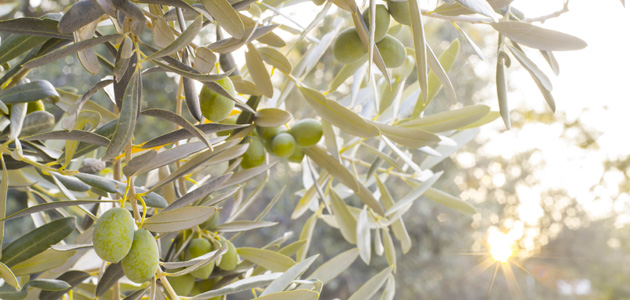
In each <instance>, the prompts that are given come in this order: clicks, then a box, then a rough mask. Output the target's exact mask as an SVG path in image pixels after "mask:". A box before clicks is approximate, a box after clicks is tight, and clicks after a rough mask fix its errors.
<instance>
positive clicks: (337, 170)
mask: <svg viewBox="0 0 630 300" xmlns="http://www.w3.org/2000/svg"><path fill="white" fill-rule="evenodd" d="M510 2H511V1H488V2H485V1H458V2H457V3H450V4H449V3H446V4H441V3H440V4H439V6H437V7H434V6H431V7H424V6H423V7H422V9H421V8H420V6H419V4H418V2H416V1H409V2H408V3H407V2H394V1H390V2H388V3H387V6H382V5H383V4H379V5H376V3H375V2H372V3H370V5H369V8H368V9H367V10H360V9H359V7H358V6H357V5H358V4H357V3H355V2H353V1H337V2H334V3H333V2H331V1H329V2H323V3H322V2H317V3H314V4H315V5H317V7H319V8H317V9H319V10H320V12H319V13H318V14H317V15H309V16H308V17H309V18H311V19H312V22H311V23H310V25H308V26H306V27H303V26H301V25H299V24H296V23H295V22H287V20H286V19H288V18H287V17H286V14H285V13H283V12H288V11H291V10H292V9H293V5H296V6H297V5H302V6H300V7H303V5H307V6H309V7H311V8H313V7H315V6H313V5H312V4H310V3H302V4H299V3H294V2H282V1H268V2H257V3H254V2H251V1H242V2H228V1H221V0H203V1H192V2H188V1H186V2H184V1H177V0H175V1H167V0H165V1H133V2H130V1H126V0H125V1H118V0H116V1H114V0H111V1H109V0H98V1H91V0H83V1H79V2H76V3H63V2H59V3H58V2H43V3H41V5H39V6H35V7H33V6H31V5H30V2H29V1H26V2H15V7H14V8H13V10H11V11H10V12H8V13H7V14H6V15H5V17H6V20H3V21H0V31H2V32H4V33H7V34H6V36H4V37H3V39H2V44H0V50H1V51H0V53H3V55H2V57H1V59H0V62H1V63H2V64H3V67H4V73H3V77H2V78H0V83H1V84H2V86H3V90H2V92H0V99H1V100H2V103H3V104H5V106H6V107H0V108H2V110H3V112H4V116H3V118H2V119H1V120H2V121H0V122H1V124H3V126H4V127H5V132H4V134H3V136H4V137H3V139H4V141H5V142H4V144H3V145H2V146H1V147H0V151H2V156H1V158H2V160H1V162H2V166H3V175H2V185H1V186H0V188H2V191H1V192H2V193H1V195H2V196H3V197H2V198H0V208H1V209H2V214H3V216H6V217H5V218H4V219H3V221H2V222H3V223H2V225H3V226H4V224H5V223H7V224H10V222H16V221H20V222H22V223H23V224H24V222H25V221H24V220H28V219H27V218H28V217H30V219H31V220H32V224H33V225H34V227H35V228H34V229H33V230H30V231H28V232H26V233H17V232H15V234H7V235H6V238H4V234H3V240H4V244H5V246H4V247H3V250H2V258H1V259H0V262H2V265H0V267H1V268H2V269H1V270H2V271H1V272H0V274H1V275H2V278H3V279H4V280H5V284H4V285H3V286H2V287H1V289H2V291H1V293H2V298H25V297H29V298H42V299H49V298H50V299H53V298H59V297H61V296H62V295H64V294H65V293H71V294H70V295H72V297H78V298H94V297H111V298H119V297H126V298H129V299H138V298H140V297H142V296H143V295H144V294H148V295H149V298H164V297H168V298H171V299H177V298H185V297H187V296H192V297H193V298H194V299H211V298H214V297H224V296H223V295H226V294H235V296H234V297H237V298H238V297H240V298H251V297H252V295H251V292H250V290H251V291H253V293H254V297H259V298H264V299H281V297H285V298H286V297H288V298H291V299H316V298H319V296H320V293H322V287H323V285H324V284H327V283H328V282H329V281H331V280H333V279H334V278H335V277H336V276H337V275H339V274H340V273H342V272H343V271H345V269H346V268H347V267H348V266H350V265H351V264H352V263H353V262H354V261H355V260H357V258H359V257H360V258H361V260H362V261H363V262H365V264H366V265H369V266H370V272H371V271H374V273H372V274H370V276H369V277H368V278H363V277H362V276H361V275H358V274H356V273H353V274H346V273H349V272H346V273H344V274H345V275H346V277H345V278H355V277H354V276H355V275H356V276H357V277H356V278H357V279H356V280H355V281H356V282H355V283H354V284H353V286H354V287H353V288H352V289H345V288H339V285H337V287H338V288H335V290H336V291H335V292H334V293H333V292H331V294H334V296H332V297H341V298H348V299H368V298H370V297H372V296H373V295H375V294H376V293H377V292H378V291H379V290H381V288H382V296H381V297H382V298H383V299H392V298H393V297H394V295H395V293H396V278H397V277H395V276H394V274H395V273H396V269H397V261H399V260H400V257H401V255H402V254H403V253H407V252H408V251H418V252H419V253H420V254H421V257H422V256H425V257H427V258H428V257H430V255H429V256H426V254H427V253H433V254H439V252H440V251H441V249H442V247H443V246H442V245H443V244H444V243H445V242H447V239H446V238H447V235H444V234H439V235H431V231H432V230H435V228H436V225H435V224H431V223H430V222H431V219H429V218H427V219H426V222H425V221H423V222H425V223H424V224H422V225H421V226H414V230H409V231H407V230H406V227H405V225H404V222H405V221H404V220H406V219H403V218H402V217H403V215H406V214H405V213H406V212H408V211H410V208H411V206H412V204H413V203H414V202H415V200H417V199H418V198H420V196H425V197H426V198H428V199H431V200H433V201H435V202H437V203H439V204H443V205H445V206H447V207H448V208H450V209H454V210H456V211H459V212H460V213H468V214H473V213H475V212H476V210H475V208H474V207H473V206H472V205H471V204H469V203H468V202H465V201H462V200H461V199H459V198H458V197H455V196H453V195H451V194H457V193H458V191H456V190H450V191H447V192H445V191H443V190H444V189H445V188H446V185H445V184H443V183H440V182H439V181H438V178H440V177H441V176H444V177H448V174H449V173H448V172H446V173H444V172H443V171H440V168H441V167H439V166H438V164H439V163H440V162H441V161H443V160H444V159H446V158H447V157H448V156H449V155H450V154H452V153H453V152H454V151H456V150H458V149H459V148H461V147H463V146H464V145H465V144H466V143H468V142H469V141H470V140H471V139H472V138H473V137H474V136H475V134H476V133H477V132H478V130H477V129H476V127H479V126H481V125H483V124H485V123H488V122H490V121H492V120H494V119H496V118H497V117H499V115H500V116H501V117H502V118H503V121H504V123H505V125H506V126H507V127H508V128H509V127H510V126H511V121H510V118H509V114H508V108H507V102H506V101H507V100H506V97H507V94H506V89H505V84H506V81H507V76H506V72H505V71H506V70H505V69H506V68H507V67H509V66H510V65H511V62H512V60H514V61H518V62H519V63H520V64H521V65H522V66H523V67H524V68H525V69H526V70H527V71H528V72H529V73H530V74H531V75H532V78H533V80H534V82H535V83H536V84H537V86H538V87H539V88H540V90H541V92H542V95H543V96H544V98H545V100H546V101H547V103H548V104H549V106H550V107H551V108H552V110H553V109H555V104H554V101H553V98H552V96H551V94H550V84H549V79H548V78H547V77H546V76H545V75H544V73H542V72H541V71H540V69H539V68H538V67H537V66H536V65H535V64H534V63H533V62H532V61H531V60H530V59H529V58H528V56H527V54H530V55H531V53H529V52H531V51H529V50H527V48H532V49H537V50H539V51H540V53H541V54H542V55H543V57H544V58H545V59H546V60H547V61H548V62H549V64H550V66H551V67H552V68H555V67H556V65H555V64H556V62H555V59H554V58H553V52H552V51H556V50H577V49H581V48H583V47H584V46H585V45H586V44H585V43H584V42H583V41H582V40H580V39H578V38H576V37H573V36H570V35H567V34H563V33H560V32H556V31H551V30H547V29H543V28H541V27H538V26H536V25H532V24H531V23H533V22H538V21H543V20H544V17H543V18H539V19H536V18H534V19H528V18H525V16H523V15H522V13H520V12H519V11H518V10H517V9H515V8H512V7H510ZM64 5H67V7H66V6H64ZM385 8H386V9H387V11H388V12H389V13H390V14H392V16H393V18H392V19H391V20H390V16H389V15H388V14H387V13H383V12H384V10H383V9H385ZM60 11H64V13H63V14H60V13H59V12H60ZM26 12H28V13H26ZM368 12H371V13H368ZM379 12H380V13H379ZM562 12H564V11H560V12H557V13H556V14H561V13H562ZM20 15H24V16H28V17H21V16H20ZM552 15H553V14H552ZM340 17H342V18H340ZM381 17H383V18H385V19H386V20H389V22H390V23H389V24H386V25H383V24H384V22H385V21H384V20H381V19H380V18H381ZM449 22H450V24H452V25H454V26H453V27H452V28H451V27H449V26H447V25H448V24H449ZM476 23H480V24H483V26H486V27H487V28H489V29H491V31H489V33H485V32H484V34H496V33H497V32H498V36H499V42H498V54H497V56H496V57H497V65H496V67H497V76H496V79H497V86H498V88H497V92H498V98H499V105H500V108H501V112H500V113H498V112H491V111H490V109H489V107H487V106H484V105H474V104H473V105H468V106H465V107H459V108H457V109H452V110H449V107H450V106H451V105H452V104H451V103H456V101H457V98H458V97H457V96H458V95H460V98H461V92H460V93H458V92H457V91H458V89H461V86H458V85H457V84H453V83H454V82H455V83H459V82H460V81H455V80H452V79H449V76H447V73H448V72H449V71H451V70H452V69H453V70H458V68H457V66H459V65H463V64H464V63H463V62H461V58H460V63H459V65H458V64H457V63H456V62H458V61H457V60H456V58H457V57H458V53H459V52H460V49H466V50H462V51H463V52H464V53H473V52H474V53H475V54H476V55H482V53H481V52H480V51H479V50H478V48H477V46H476V45H475V44H473V42H472V40H471V39H470V38H469V37H468V36H467V34H466V30H473V29H472V27H470V26H476V25H469V24H476ZM382 28H384V29H382ZM453 28H454V29H453ZM379 29H380V30H379ZM379 31H380V32H381V33H382V32H383V31H387V33H388V34H390V35H389V36H385V37H383V40H381V41H379V39H380V38H381V34H380V33H379ZM377 34H378V36H377ZM458 35H460V36H461V38H460V39H461V41H460V39H456V36H458ZM339 37H344V38H339ZM351 41H354V44H348V43H351ZM400 41H402V43H401V42H400ZM430 45H433V47H435V48H434V49H435V50H433V49H432V46H430ZM331 48H332V49H331ZM438 49H439V50H440V51H438ZM333 53H335V54H334V55H332V54H333ZM438 53H439V54H438ZM76 59H78V60H79V62H80V66H79V64H76V63H75V60H76ZM340 61H343V62H346V64H341V63H340ZM217 62H218V65H215V64H216V63H217ZM44 66H45V68H43V67H44ZM215 68H216V70H215ZM219 68H220V69H221V70H219ZM269 68H270V70H269ZM44 70H45V71H44ZM459 70H465V69H463V68H462V69H459ZM461 72H462V73H459V74H460V75H462V76H465V74H467V73H464V72H463V71H461ZM89 74H92V75H89ZM228 76H229V77H228ZM227 78H229V79H227ZM349 78H352V80H349ZM462 82H466V83H467V84H471V83H470V82H471V81H469V80H466V81H462ZM473 86H474V85H473ZM466 87H467V88H468V86H466ZM456 88H458V89H456ZM441 89H443V90H444V91H445V92H444V93H439V91H440V90H441ZM233 107H234V109H233ZM304 107H306V108H308V109H304ZM42 108H45V110H43V109H42ZM228 115H231V117H229V118H226V116H228ZM307 118H313V119H315V121H314V122H313V123H311V125H309V126H308V127H307V128H306V129H298V128H299V126H296V124H299V123H300V121H303V120H305V119H307ZM320 124H321V125H320ZM319 126H321V129H320V127H319ZM285 130H288V133H285V132H283V131H285ZM322 135H323V139H321V136H322ZM320 139H321V140H320ZM313 144H315V145H313ZM302 153H303V154H302ZM302 155H303V156H304V157H302ZM295 162H297V164H295ZM300 172H301V176H299V174H300ZM443 174H444V175H443ZM291 178H300V179H301V184H300V185H301V187H303V189H300V188H301V187H300V185H296V184H294V183H295V181H294V180H285V181H282V179H291ZM283 182H287V183H291V184H286V185H283V184H282V183H283ZM436 182H437V183H436ZM434 184H435V185H434ZM440 186H442V188H441V189H440ZM263 190H268V191H270V192H268V193H271V194H272V195H273V196H272V197H264V196H261V192H262V191H263ZM9 192H11V193H9ZM294 193H297V194H298V195H300V199H299V201H298V202H297V203H296V202H294V201H288V200H289V199H290V198H287V197H286V195H292V194H294ZM7 195H16V198H17V199H18V200H17V202H19V205H20V206H21V207H24V209H22V210H20V211H17V212H13V211H11V210H10V209H9V213H7V210H6V208H7ZM261 198H263V199H265V200H266V201H262V199H261ZM280 201H282V202H283V203H284V205H276V204H277V203H278V202H280ZM129 206H130V208H131V209H130V210H127V211H125V210H120V209H117V211H119V212H120V215H116V217H115V218H114V221H111V220H109V219H110V218H109V216H110V214H113V213H112V212H113V211H114V210H113V209H112V207H122V208H126V209H128V208H129ZM257 207H259V208H260V209H255V208H257ZM421 207H422V209H423V210H425V214H431V213H436V212H439V211H442V210H444V209H445V208H443V207H441V206H436V204H429V203H423V204H422V206H421ZM127 212H128V213H127ZM270 212H274V213H273V214H270V215H269V216H268V214H269V213H270ZM27 216H28V217H27ZM104 216H106V217H104ZM287 216H290V217H291V218H290V219H289V218H287ZM20 218H21V219H20ZM264 219H266V220H274V221H276V222H272V221H266V220H264ZM294 219H295V220H296V221H294ZM298 219H299V220H298ZM127 220H131V223H134V221H135V224H134V225H135V226H127V225H125V226H121V225H114V223H112V222H122V223H124V222H127ZM461 220H462V221H461V222H462V223H461V224H459V225H458V226H462V225H463V224H465V223H466V222H467V221H465V219H464V218H462V219H461ZM278 222H281V223H283V224H285V225H286V224H287V223H290V224H291V225H293V226H287V227H290V228H291V230H292V231H293V232H294V233H289V232H285V231H282V232H276V231H273V228H268V227H271V226H273V225H276V224H277V223H278ZM468 222H469V221H468ZM26 223H27V224H29V223H30V222H26ZM122 223H121V224H122ZM322 223H325V224H327V226H330V227H331V228H333V229H335V230H334V231H335V232H334V233H331V234H341V236H340V237H339V236H338V239H337V240H339V239H344V240H345V241H346V242H347V244H345V245H347V246H344V247H339V246H338V244H339V243H336V246H335V247H329V248H328V249H327V250H328V251H330V252H328V253H327V254H334V255H329V256H330V257H326V261H325V262H324V261H322V260H320V261H319V262H318V263H317V264H315V263H314V262H315V261H316V259H317V255H313V253H317V252H319V251H317V252H315V251H313V250H316V249H318V248H317V247H318V246H320V245H318V244H320V243H319V241H320V240H321V239H320V237H319V236H318V235H316V234H314V229H315V227H316V226H317V224H322ZM294 224H300V225H301V226H300V227H297V226H296V225H294ZM456 225H457V224H456ZM132 227H133V228H132ZM320 227H321V225H320ZM418 228H422V231H421V232H422V233H424V234H423V235H422V236H423V238H424V239H426V241H429V243H426V244H425V243H422V244H421V245H422V246H421V247H418V246H417V245H416V246H415V247H416V249H415V250H411V249H414V248H413V247H414V246H413V245H412V239H411V237H410V235H413V234H418V232H416V230H417V229H418ZM123 229H126V230H123ZM123 231H124V232H123ZM2 232H3V233H4V232H5V230H4V229H3V230H2ZM7 232H8V231H7ZM337 232H338V233H337ZM453 232H455V230H454V231H453ZM10 233H14V232H10ZM77 233H78V234H77ZM101 233H104V235H105V236H110V237H111V236H112V235H114V234H116V235H120V238H119V239H116V240H106V241H105V242H95V243H94V245H93V246H92V241H93V236H95V237H96V236H98V235H99V234H101ZM131 233H133V235H132V234H131ZM151 234H152V235H151ZM425 236H426V238H425ZM151 237H155V239H152V238H151ZM95 239H98V238H95ZM154 240H155V241H156V242H154ZM324 240H326V239H324ZM459 241H461V242H462V243H464V242H465V241H466V239H461V240H459ZM114 242H121V243H122V244H121V245H115V247H112V245H111V243H114ZM93 247H96V248H97V249H96V252H94V251H92V248H93ZM99 248H101V250H103V251H108V250H112V249H116V250H119V249H129V250H125V251H123V252H126V253H122V254H121V255H120V257H122V259H121V258H120V257H118V256H117V255H114V256H113V257H111V258H110V257H106V256H107V255H105V254H102V253H104V252H102V251H100V250H98V249H99ZM322 252H323V251H322ZM97 253H99V254H98V255H97ZM138 253H143V254H144V255H139V254H138ZM153 255H154V257H155V259H154V258H153V257H152V256H153ZM327 256H328V255H327ZM397 257H399V259H398V260H397V259H396V258H397ZM149 258H151V259H149ZM158 259H159V263H156V261H157V260H158ZM105 260H107V261H109V262H107V261H105ZM119 260H121V261H122V262H121V263H119V262H118V261H119ZM311 265H313V267H312V269H315V270H314V271H308V272H307V270H308V269H309V268H310V267H311ZM315 265H319V267H317V268H315ZM454 265H456V263H454ZM306 274H308V275H306ZM366 274H369V272H366ZM124 275H126V277H127V279H129V280H130V281H129V280H127V279H121V278H123V276H124ZM426 275H427V276H430V273H426ZM300 278H302V279H300ZM88 279H95V280H88ZM346 280H347V279H346ZM425 282H426V283H427V284H430V283H431V281H430V279H427V280H426V281H425ZM333 284H334V283H333ZM351 286H352V285H351ZM383 287H384V288H383ZM453 293H455V294H454V295H453V297H463V296H465V294H457V293H467V292H465V291H462V290H458V289H453ZM425 295H426V296H427V297H431V295H432V294H431V293H430V292H427V293H425ZM230 297H232V296H230ZM323 297H327V296H323ZM401 297H408V296H401Z"/></svg>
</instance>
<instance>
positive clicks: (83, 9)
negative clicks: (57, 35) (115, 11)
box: [59, 0, 105, 33]
mask: <svg viewBox="0 0 630 300" xmlns="http://www.w3.org/2000/svg"><path fill="white" fill-rule="evenodd" d="M104 14H105V11H104V10H103V9H102V8H101V6H100V5H98V4H97V3H95V2H94V1H92V0H81V1H79V2H77V3H75V4H73V5H72V7H70V9H69V10H68V11H67V12H66V13H65V14H64V15H63V17H61V20H59V32H61V33H72V32H73V31H77V30H79V29H80V28H81V27H83V26H85V25H87V24H90V23H92V22H93V21H96V20H98V19H99V18H100V17H101V16H102V15H104Z"/></svg>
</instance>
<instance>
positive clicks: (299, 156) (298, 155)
mask: <svg viewBox="0 0 630 300" xmlns="http://www.w3.org/2000/svg"><path fill="white" fill-rule="evenodd" d="M303 159H304V151H302V149H300V148H299V147H298V148H296V149H295V151H293V154H291V156H289V161H290V162H293V163H297V164H299V163H301V162H302V160H303Z"/></svg>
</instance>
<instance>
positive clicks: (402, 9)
mask: <svg viewBox="0 0 630 300" xmlns="http://www.w3.org/2000/svg"><path fill="white" fill-rule="evenodd" d="M387 7H388V8H389V14H390V15H391V16H392V18H394V20H396V22H398V23H400V24H404V25H409V26H411V15H410V14H409V4H408V3H407V1H394V0H387Z"/></svg>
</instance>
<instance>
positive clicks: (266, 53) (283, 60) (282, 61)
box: [258, 47, 293, 74]
mask: <svg viewBox="0 0 630 300" xmlns="http://www.w3.org/2000/svg"><path fill="white" fill-rule="evenodd" d="M258 53H260V56H261V57H262V59H263V60H264V61H265V62H266V63H268V64H270V65H272V66H274V67H276V68H278V70H280V71H282V72H284V73H287V74H288V73H291V70H292V69H293V66H291V62H290V61H289V60H288V59H287V57H286V56H284V55H283V54H282V53H281V52H280V51H278V50H276V49H274V48H270V47H261V48H258Z"/></svg>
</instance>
